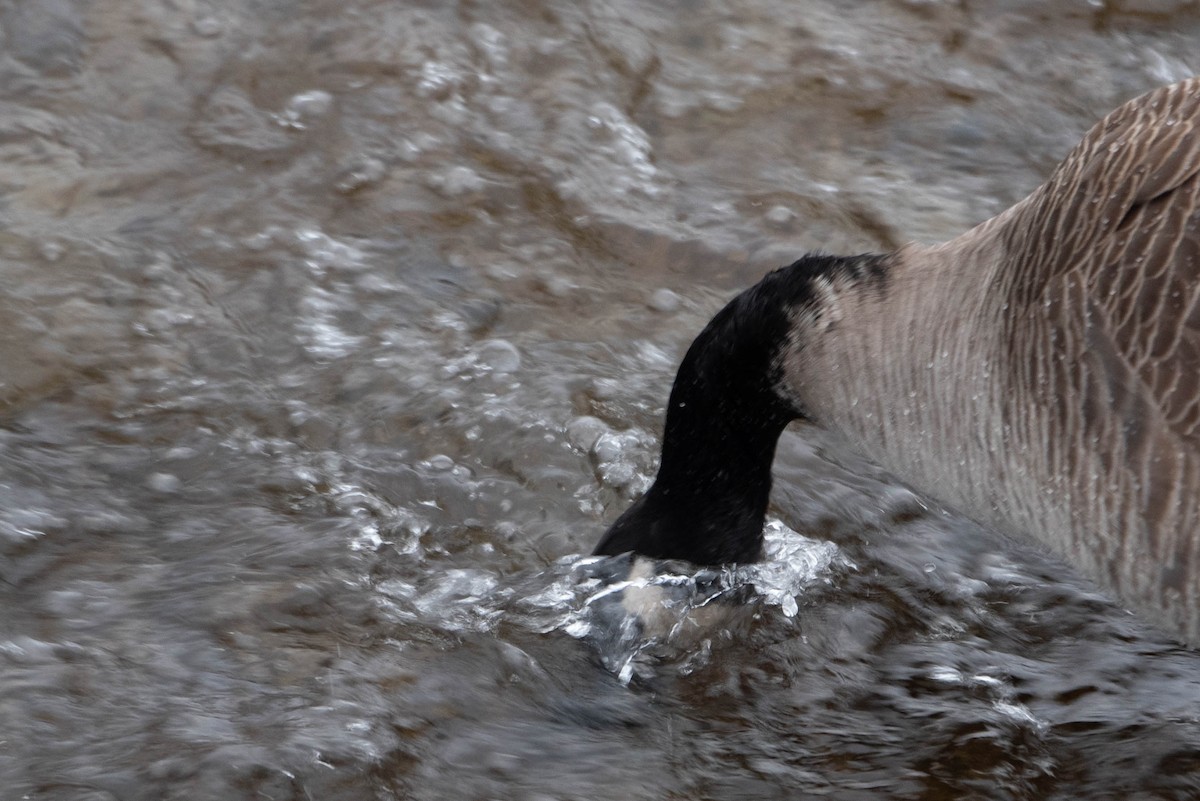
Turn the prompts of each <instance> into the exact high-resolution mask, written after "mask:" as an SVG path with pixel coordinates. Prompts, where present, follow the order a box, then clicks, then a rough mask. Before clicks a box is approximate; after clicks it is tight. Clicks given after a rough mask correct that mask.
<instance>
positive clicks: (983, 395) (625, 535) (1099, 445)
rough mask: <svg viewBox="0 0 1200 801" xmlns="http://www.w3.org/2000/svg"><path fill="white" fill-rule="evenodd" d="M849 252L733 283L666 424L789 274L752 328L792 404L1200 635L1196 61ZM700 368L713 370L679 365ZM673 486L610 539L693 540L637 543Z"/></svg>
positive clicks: (658, 518) (1155, 617)
mask: <svg viewBox="0 0 1200 801" xmlns="http://www.w3.org/2000/svg"><path fill="white" fill-rule="evenodd" d="M849 264H850V266H849V267H847V266H845V265H843V266H841V267H836V266H835V267H824V266H822V267H819V268H817V267H813V266H811V265H808V264H807V263H806V262H805V261H804V260H802V261H801V262H798V263H797V265H793V266H792V267H791V268H787V270H791V271H795V272H797V273H798V274H799V275H798V277H797V276H792V275H789V274H786V273H785V271H778V272H777V273H774V274H772V275H771V276H769V277H768V278H767V279H764V282H763V283H762V284H760V285H759V286H758V287H755V288H754V289H752V290H750V291H748V292H747V293H745V295H744V296H741V297H739V298H738V299H736V300H735V301H734V302H733V303H731V304H730V309H732V311H730V309H727V310H726V311H724V312H722V315H719V316H718V318H717V319H715V320H714V322H713V323H712V324H710V327H709V329H706V331H705V333H704V334H702V335H701V337H700V338H699V339H698V340H697V343H696V344H695V345H694V346H693V351H692V352H689V355H688V359H687V360H685V364H684V366H683V367H682V368H681V372H680V379H679V380H677V384H676V392H675V393H673V394H672V403H671V407H670V408H669V411H668V429H669V430H670V428H671V426H672V419H671V416H672V415H675V416H676V417H679V416H681V415H682V414H683V412H682V411H680V409H676V406H678V405H679V404H680V402H682V403H683V406H682V407H680V408H681V409H682V408H686V404H687V402H688V397H690V396H689V392H696V391H698V392H709V393H716V394H718V395H721V394H722V393H724V395H729V394H730V390H729V388H728V387H726V386H724V384H725V383H728V382H727V381H726V380H725V378H724V376H725V373H724V372H722V371H721V368H720V367H719V366H715V365H719V362H718V361H717V360H716V358H715V357H711V356H709V355H707V353H706V351H709V350H711V349H712V348H711V342H712V341H713V340H716V339H719V338H720V337H721V336H723V335H729V336H736V337H742V336H744V334H743V331H744V329H746V327H747V323H746V321H747V319H748V318H749V317H750V315H751V314H752V313H759V314H761V313H762V312H761V309H763V308H768V307H769V305H768V304H766V303H765V301H763V297H764V296H771V297H774V296H776V295H778V296H779V300H778V307H779V308H778V309H775V307H773V306H770V307H769V308H771V309H772V310H773V311H772V313H777V312H778V313H782V314H784V315H785V316H786V319H787V327H786V332H785V334H784V335H783V336H782V337H781V341H779V342H778V343H772V344H770V345H761V343H760V345H759V347H767V348H769V349H770V352H771V360H770V365H771V366H770V369H769V370H768V379H769V383H770V386H771V387H772V388H773V390H774V393H775V394H776V395H777V396H778V397H779V398H780V399H782V401H783V402H784V403H785V404H786V405H787V406H788V407H789V408H790V409H791V411H792V415H791V416H794V417H802V418H806V419H809V420H811V421H813V422H814V423H816V424H819V425H822V426H827V427H830V428H834V429H837V430H840V431H842V432H843V433H845V434H846V435H847V437H849V439H850V440H851V441H852V442H853V443H854V444H855V445H856V446H857V447H859V448H861V449H862V450H863V451H864V452H865V453H866V454H867V455H869V456H871V457H873V458H874V459H876V460H877V461H878V462H879V463H880V464H882V465H883V466H885V467H888V468H890V469H892V470H894V471H896V472H897V474H898V475H900V476H901V477H902V478H904V479H905V480H906V481H909V482H910V483H912V484H913V485H914V486H915V487H917V488H918V489H921V490H923V491H925V492H927V493H929V494H930V495H932V496H934V497H936V498H939V499H942V500H944V501H946V502H948V503H950V504H952V505H954V506H957V507H958V508H960V509H962V510H963V511H965V512H967V513H968V514H971V515H972V516H974V517H977V518H979V519H981V520H983V521H985V522H988V523H991V524H993V525H999V526H1002V527H1004V528H1006V529H1008V530H1010V531H1014V532H1020V533H1024V534H1027V535H1030V536H1032V537H1034V538H1036V539H1039V540H1041V541H1043V542H1044V543H1046V544H1047V545H1049V546H1051V547H1052V548H1053V549H1055V550H1057V551H1058V552H1060V553H1061V554H1062V555H1064V556H1065V557H1067V558H1068V559H1069V560H1070V561H1072V562H1073V563H1075V564H1076V565H1077V566H1078V567H1079V568H1080V569H1081V570H1082V571H1084V572H1085V573H1086V574H1088V575H1090V576H1092V577H1093V578H1094V579H1096V580H1097V581H1099V582H1100V583H1101V584H1103V585H1105V586H1107V587H1108V588H1109V589H1110V590H1111V591H1112V592H1113V593H1114V595H1115V596H1116V597H1117V598H1118V599H1119V600H1120V601H1122V602H1124V603H1126V604H1128V605H1129V606H1131V607H1132V608H1134V609H1135V610H1137V611H1138V612H1140V613H1141V614H1142V615H1144V616H1145V617H1146V619H1147V620H1149V621H1151V622H1153V623H1156V624H1157V625H1160V626H1161V627H1162V628H1163V629H1164V630H1165V631H1167V632H1169V633H1172V634H1174V635H1176V636H1178V637H1180V638H1181V639H1184V640H1186V641H1189V642H1191V643H1200V79H1192V80H1189V81H1185V82H1182V83H1179V84H1175V85H1173V86H1170V87H1165V88H1163V89H1159V90H1156V91H1154V92H1151V93H1149V94H1147V95H1144V96H1142V97H1139V98H1137V99H1135V100H1133V101H1131V102H1129V103H1127V104H1126V105H1124V106H1122V107H1120V108H1119V109H1117V110H1116V111H1114V112H1113V113H1112V114H1110V115H1109V116H1108V117H1106V118H1105V119H1104V120H1102V121H1101V122H1100V123H1098V124H1097V125H1096V126H1095V127H1094V128H1093V129H1092V130H1091V131H1090V132H1089V133H1088V134H1087V135H1086V136H1085V138H1084V139H1083V141H1082V142H1081V143H1080V144H1079V145H1078V146H1076V147H1075V149H1074V150H1072V151H1071V153H1070V154H1069V155H1068V156H1067V157H1066V159H1065V160H1064V161H1063V162H1062V164H1060V165H1059V167H1058V168H1057V169H1056V170H1055V171H1054V173H1053V174H1052V175H1051V177H1050V179H1049V180H1048V181H1047V182H1046V183H1045V184H1044V185H1042V186H1041V187H1040V188H1038V189H1037V190H1036V191H1035V192H1033V194H1031V195H1030V196H1029V197H1028V198H1026V199H1025V200H1023V201H1022V202H1021V203H1019V204H1017V205H1016V206H1014V207H1013V208H1011V209H1009V210H1008V211H1006V212H1005V213H1003V214H1001V215H1000V216H998V217H996V218H995V219H993V220H990V221H988V222H986V223H984V224H982V225H980V226H979V227H977V228H975V229H973V230H971V231H969V232H967V233H966V234H963V235H962V236H960V237H958V238H957V239H955V240H952V241H951V242H948V243H946V244H944V245H940V246H936V247H920V246H915V245H914V246H907V247H905V248H902V249H901V250H899V251H897V252H896V253H893V254H890V255H888V256H884V257H879V258H878V259H877V261H875V262H871V269H870V270H864V269H863V268H861V266H857V263H854V262H849ZM781 287H782V288H781ZM722 316H724V317H726V318H733V320H734V323H736V324H731V323H729V322H722V321H721V318H722ZM770 330H771V331H775V330H776V329H775V328H770ZM754 336H756V337H758V339H763V338H764V337H765V336H766V335H759V334H758V333H755V334H754ZM756 341H757V340H756ZM706 343H709V344H706ZM726 350H728V348H726ZM689 361H690V362H692V363H693V364H692V365H691V366H689ZM692 372H696V373H698V374H699V375H701V376H702V377H707V376H712V375H714V374H716V375H719V376H720V378H718V379H707V378H705V379H704V380H700V379H694V378H693V379H689V380H688V381H687V382H684V381H683V378H684V376H685V373H687V374H690V373H692ZM681 383H686V384H687V386H686V387H684V388H682V389H681ZM697 387H700V389H696V388H697ZM677 396H678V397H677ZM710 406H712V407H713V408H727V407H729V403H724V404H721V403H715V404H710ZM773 413H774V412H773ZM680 425H682V424H680ZM677 427H678V426H677ZM694 427H695V426H694V425H693V426H692V428H694ZM730 428H731V426H730V425H729V424H724V426H723V430H724V431H725V433H724V434H722V436H726V437H727V436H728V431H727V429H730ZM688 430H691V429H688ZM676 439H679V438H678V437H676ZM673 447H674V446H673V445H672V443H671V442H670V441H669V440H668V441H666V442H665V443H664V454H663V458H664V464H665V463H667V461H668V450H670V449H672V448H673ZM772 453H773V451H772ZM770 455H771V454H768V455H767V458H768V459H769V458H770ZM672 481H675V479H672ZM658 483H664V482H663V474H662V473H661V472H660V478H659V481H658V482H656V485H657V484H658ZM676 483H677V482H676ZM722 486H723V485H721V484H720V481H717V480H714V482H713V486H712V487H709V488H707V489H706V492H705V496H706V497H708V496H712V497H720V495H721V492H720V490H721V488H722ZM672 490H674V491H675V493H676V494H678V490H677V489H675V488H674V486H673V485H671V486H664V487H662V488H661V489H660V490H659V492H658V494H657V496H656V497H651V498H650V499H649V500H648V501H647V502H646V503H644V504H641V507H642V508H640V509H639V508H637V507H635V509H633V510H630V512H629V513H627V515H626V517H623V518H622V520H621V521H618V524H617V525H615V526H614V527H613V530H611V531H610V533H609V535H608V536H607V537H606V538H605V540H604V541H603V542H602V543H601V546H600V547H599V548H598V550H599V551H600V552H612V551H614V550H615V549H616V548H618V547H625V546H628V547H625V549H629V548H632V549H634V550H647V551H650V552H651V553H649V555H652V556H679V557H681V558H689V556H690V551H689V547H690V546H689V547H684V548H683V549H682V552H680V553H671V552H669V551H670V549H669V548H666V547H659V548H655V547H650V548H646V549H642V548H640V547H639V540H638V536H637V535H636V534H635V533H632V532H633V531H634V529H635V528H636V527H638V526H640V527H641V528H643V529H644V528H646V525H647V523H653V524H654V525H656V526H658V527H659V528H663V529H665V528H666V527H667V523H666V522H664V521H665V520H666V519H667V518H669V517H670V516H671V515H672V514H673V512H671V511H670V508H669V504H668V503H666V501H665V499H666V498H669V497H670V495H671V493H672ZM729 492H730V493H735V490H733V489H730V490H729ZM651 495H652V496H653V495H655V490H654V489H652V490H651ZM692 517H693V518H694V517H695V514H694V513H693V514H692ZM745 530H748V529H746V528H745V527H743V535H744V531H745ZM655 536H656V537H657V539H656V540H655V544H658V543H659V540H662V541H663V542H667V541H669V542H681V541H683V540H682V535H676V536H673V537H667V536H666V535H662V534H660V535H655ZM703 536H709V535H703ZM729 552H730V553H733V551H729ZM743 552H744V549H743ZM703 553H705V554H708V553H709V551H704V552H703ZM706 560H708V561H711V558H709V557H707V556H706Z"/></svg>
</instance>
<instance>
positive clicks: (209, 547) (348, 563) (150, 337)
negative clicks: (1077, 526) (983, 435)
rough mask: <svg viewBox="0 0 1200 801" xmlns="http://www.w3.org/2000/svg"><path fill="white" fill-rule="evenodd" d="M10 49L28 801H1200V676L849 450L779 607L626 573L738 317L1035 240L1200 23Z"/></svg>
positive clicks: (220, 17)
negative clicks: (758, 307) (660, 448)
mask: <svg viewBox="0 0 1200 801" xmlns="http://www.w3.org/2000/svg"><path fill="white" fill-rule="evenodd" d="M0 35H2V36H3V41H4V45H5V46H4V48H3V49H2V50H0V277H2V279H3V283H2V285H3V288H4V290H3V292H2V293H0V366H2V370H0V498H2V499H3V502H2V503H0V606H2V607H3V609H4V610H5V615H4V620H3V622H0V663H2V667H0V720H3V721H4V725H3V727H2V731H0V788H3V790H2V792H0V796H2V797H4V798H14V799H26V798H27V799H39V800H42V799H46V800H49V799H72V800H74V799H79V800H81V801H82V800H85V799H86V801H100V800H101V799H104V800H105V801H109V800H110V799H121V800H122V801H137V800H140V799H197V798H214V799H217V798H219V799H241V798H244V799H263V798H271V799H277V800H278V799H297V800H298V801H305V800H307V799H422V800H423V799H475V798H478V799H485V798H486V799H530V800H531V801H533V800H537V801H547V800H548V799H563V800H564V801H565V800H567V799H600V798H621V799H643V798H644V799H685V798H686V799H721V800H724V799H740V798H754V799H772V798H780V799H785V798H786V799H794V798H804V797H824V798H836V799H964V798H981V799H1077V798H1122V799H1125V798H1130V799H1133V798H1136V799H1152V798H1153V799H1159V798H1178V799H1186V798H1195V797H1197V795H1200V773H1198V771H1200V723H1198V722H1197V720H1198V715H1200V684H1198V683H1200V658H1198V657H1197V656H1196V655H1195V654H1194V653H1193V652H1191V651H1187V650H1182V649H1180V648H1178V647H1176V646H1174V645H1173V644H1172V643H1170V642H1169V641H1167V640H1165V639H1164V638H1163V637H1162V636H1161V635H1160V634H1158V633H1156V632H1155V631H1153V630H1152V629H1150V628H1149V627H1147V626H1145V625H1144V624H1142V623H1141V622H1140V621H1139V620H1138V619H1137V618H1135V617H1133V616H1132V615H1130V614H1129V613H1127V612H1125V611H1123V610H1122V609H1121V608H1119V607H1118V606H1116V605H1114V603H1113V602H1112V601H1111V599H1109V598H1107V597H1106V596H1105V595H1104V594H1103V593H1101V592H1100V591H1098V590H1097V589H1096V588H1095V587H1093V586H1092V585H1090V584H1089V583H1088V582H1086V581H1084V580H1083V579H1081V578H1080V577H1079V576H1078V575H1077V574H1075V573H1074V572H1073V571H1072V570H1071V569H1070V568H1068V567H1066V566H1064V565H1063V564H1061V563H1060V562H1059V561H1057V560H1055V559H1054V558H1053V557H1050V556H1048V555H1046V554H1044V553H1042V552H1040V551H1039V550H1037V549H1035V548H1033V547H1031V546H1029V545H1028V544H1026V543H1023V542H1012V541H1008V540H1005V539H1004V538H1002V537H1000V536H999V535H997V534H994V533H992V532H988V531H986V530H983V529H980V528H979V527H978V526H976V525H974V524H972V523H971V522H969V521H967V520H964V519H962V518H961V517H959V516H956V515H954V514H953V513H952V512H949V511H947V510H943V509H941V508H939V507H938V506H936V505H935V504H933V503H932V502H930V501H928V500H927V499H923V498H920V497H918V496H916V495H914V494H913V493H912V492H910V491H909V490H907V489H905V488H904V487H903V486H902V485H901V484H900V483H899V482H898V481H896V480H895V479H893V478H891V477H889V476H887V475H886V474H883V473H881V472H880V471H878V470H876V469H875V468H873V467H872V466H871V465H869V464H867V463H865V462H863V461H861V460H859V459H857V458H855V457H854V456H853V454H850V453H846V452H845V450H844V448H842V447H841V446H840V445H839V443H838V442H837V441H836V440H835V439H833V438H831V437H829V436H827V435H824V434H822V433H821V432H818V431H813V430H797V431H794V432H790V433H789V434H787V435H786V436H785V439H784V441H783V443H782V445H781V449H780V451H781V452H780V460H779V463H778V465H777V471H776V472H777V488H776V493H775V506H774V507H773V510H772V513H773V520H774V522H773V523H772V526H773V527H772V531H771V538H770V542H771V544H772V548H773V549H774V551H773V553H774V554H775V555H774V557H773V558H772V559H771V560H769V561H768V562H766V563H765V564H763V565H760V566H756V567H753V568H745V569H740V570H738V571H734V572H724V573H722V572H720V571H718V572H717V573H707V574H700V575H695V574H692V573H688V572H686V571H685V572H672V571H671V569H670V568H664V573H663V575H660V576H657V577H652V578H647V579H645V580H644V581H643V583H644V584H645V583H648V584H650V585H652V586H654V587H662V588H664V589H669V590H670V591H671V592H673V593H675V595H673V596H672V597H674V598H676V599H677V601H676V602H675V606H673V607H672V608H671V610H670V614H669V615H668V619H667V620H666V624H667V625H666V628H665V629H664V633H663V635H662V636H660V637H658V638H648V637H646V636H645V635H639V633H638V632H637V631H636V630H633V629H631V628H630V627H629V626H628V625H627V624H628V621H627V620H624V619H622V616H621V613H620V611H619V610H614V607H613V606H612V604H611V603H609V601H611V595H610V594H608V590H607V589H606V585H605V583H604V577H605V576H606V575H608V574H609V573H611V570H612V569H613V565H611V564H608V565H606V564H604V563H602V562H597V561H596V560H590V559H587V558H585V557H584V556H583V554H585V553H587V552H588V551H589V550H590V548H591V546H592V545H593V544H594V542H595V541H596V539H597V538H598V537H599V535H600V533H601V532H602V531H603V529H604V526H605V525H606V524H607V523H608V522H611V520H612V519H613V518H614V517H615V516H616V515H617V514H618V513H619V512H620V511H621V510H622V509H623V508H624V507H625V506H626V505H627V504H628V502H629V500H630V499H631V498H633V497H635V496H636V495H637V494H638V493H639V492H641V491H642V490H644V489H645V487H646V485H647V483H648V481H649V477H650V476H652V475H653V469H654V466H655V459H656V454H657V442H658V435H659V426H660V425H661V419H662V412H663V404H664V402H665V399H666V392H667V388H668V386H669V383H670V379H671V376H672V374H673V371H674V368H675V365H676V363H677V361H678V359H679V358H680V356H681V355H682V352H683V349H684V348H685V347H686V345H687V343H688V342H689V341H690V339H691V337H692V336H693V335H694V334H695V333H696V332H697V331H698V330H699V329H700V327H701V326H702V325H703V323H704V321H705V320H706V319H707V317H708V316H709V315H711V314H712V313H713V312H714V311H715V310H716V309H717V308H718V307H719V306H720V304H721V303H722V302H723V301H724V300H725V299H727V298H728V297H730V296H731V295H732V293H733V292H734V291H736V289H737V288H738V287H741V286H745V285H747V284H748V283H750V282H752V281H753V280H755V279H756V278H757V276H759V275H761V274H762V273H763V272H765V271H767V270H768V269H771V268H773V267H775V266H778V265H780V264H783V263H786V262H790V261H791V260H793V259H794V258H795V257H796V256H797V255H799V254H801V253H803V252H806V251H808V250H813V249H822V250H826V251H829V252H860V251H867V250H878V249H884V248H890V247H894V246H896V245H898V244H900V243H903V242H905V241H908V240H921V241H938V240H941V239H945V238H948V237H950V236H953V235H955V234H957V233H959V232H960V231H962V230H965V229H966V228H967V227H969V226H971V225H973V224H975V223H977V222H979V221H981V220H983V219H985V218H987V217H988V216H990V215H992V214H994V213H996V212H998V211H1000V210H1002V209H1004V208H1005V207H1007V206H1008V205H1009V204H1011V203H1012V202H1014V201H1016V200H1018V199H1019V198H1020V197H1022V196H1023V195H1024V194H1025V193H1027V192H1028V191H1029V190H1031V189H1032V188H1033V187H1034V186H1036V185H1037V183H1038V182H1039V181H1040V180H1041V179H1042V178H1043V177H1044V176H1045V175H1046V174H1047V172H1048V171H1049V169H1050V168H1051V167H1052V166H1053V164H1054V163H1055V162H1056V161H1057V159H1059V158H1060V157H1061V156H1062V155H1063V154H1064V153H1065V152H1066V150H1067V149H1068V148H1069V147H1070V146H1071V145H1072V144H1073V143H1074V142H1075V141H1076V140H1077V139H1078V137H1079V136H1080V135H1081V134H1082V133H1083V132H1084V131H1085V130H1086V129H1087V127H1088V126H1089V125H1090V124H1091V123H1092V122H1093V121H1094V120H1095V119H1098V118H1099V117H1100V116H1101V115H1102V114H1104V113H1105V112H1107V111H1108V110H1109V109H1111V108H1112V107H1114V106H1115V105H1117V104H1118V103H1120V102H1121V101H1123V100H1125V99H1127V98H1129V97H1131V96H1133V95H1135V94H1137V93H1139V92H1141V91H1144V90H1146V89H1149V88H1151V87H1153V86H1156V85H1159V84H1162V83H1167V82H1170V81H1173V80H1177V79H1179V78H1182V77H1185V76H1186V75H1189V74H1191V73H1192V72H1193V71H1194V70H1195V69H1196V68H1197V67H1198V66H1200V64H1197V63H1196V59H1197V56H1196V51H1195V46H1194V43H1195V42H1196V41H1197V36H1200V15H1197V13H1196V12H1195V11H1194V10H1193V6H1192V4H1190V3H1187V2H1178V3H1171V2H1136V3H1135V2H1108V3H1092V2H1086V1H1085V0H1070V1H1068V0H1061V1H1059V2H1048V3H1047V2H1037V3H1033V2H1020V1H1019V0H1012V2H1003V3H988V4H981V3H979V4H952V3H941V2H918V1H915V0H908V1H907V2H902V1H901V0H894V1H893V2H882V3H881V2H872V3H866V2H862V3H844V2H833V1H832V0H831V1H830V2H805V3H799V4H798V3H790V2H782V0H732V1H730V2H708V0H677V1H676V2H665V3H658V4H646V3H633V2H619V1H618V2H599V1H597V2H579V3H577V2H558V1H557V0H547V1H546V2H535V1H534V0H527V1H525V2H511V3H490V4H483V3H462V4H452V3H434V2H428V3H422V2H414V3H392V2H382V0H339V2H328V1H326V0H309V1H308V2H283V1H282V0H133V2H130V0H98V1H97V2H83V0H38V2H32V0H31V1H29V2H12V3H8V4H5V5H4V6H3V7H0ZM606 571H608V573H606ZM709 599H713V600H711V602H710V601H709ZM731 601H733V603H730V602H731ZM693 606H699V607H703V608H705V609H708V608H713V609H715V608H717V607H722V608H724V609H727V610H728V609H730V608H732V609H733V611H732V613H730V614H729V615H727V616H726V618H725V620H724V621H723V622H722V623H721V624H719V625H713V626H710V627H707V628H706V627H701V626H698V625H693V622H692V621H693V618H692V617H691V616H690V615H691V614H692V612H690V611H689V609H690V608H691V607H693ZM672 615H673V616H672ZM668 631H669V633H666V632H668Z"/></svg>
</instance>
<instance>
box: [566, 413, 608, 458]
mask: <svg viewBox="0 0 1200 801" xmlns="http://www.w3.org/2000/svg"><path fill="white" fill-rule="evenodd" d="M607 433H609V428H608V424H607V423H605V422H604V421H603V420H601V419H599V418H598V417H592V416H590V415H583V416H581V417H576V418H575V419H574V420H572V421H571V422H570V423H567V441H568V442H570V443H571V445H573V446H574V447H576V448H578V449H579V450H581V451H584V452H587V451H591V449H592V448H593V447H594V446H595V444H596V442H597V440H599V439H600V437H601V436H602V435H604V434H607Z"/></svg>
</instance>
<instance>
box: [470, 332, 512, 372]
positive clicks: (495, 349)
mask: <svg viewBox="0 0 1200 801" xmlns="http://www.w3.org/2000/svg"><path fill="white" fill-rule="evenodd" d="M473 354H474V356H475V359H476V363H477V364H478V365H479V366H480V367H483V368H484V369H487V370H491V371H492V372H496V373H515V372H516V371H517V370H519V369H521V352H520V351H519V350H517V346H516V345H514V344H512V343H511V342H509V341H508V340H506V339H489V340H488V341H486V342H483V343H481V344H479V345H477V346H476V347H475V349H474V351H473Z"/></svg>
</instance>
